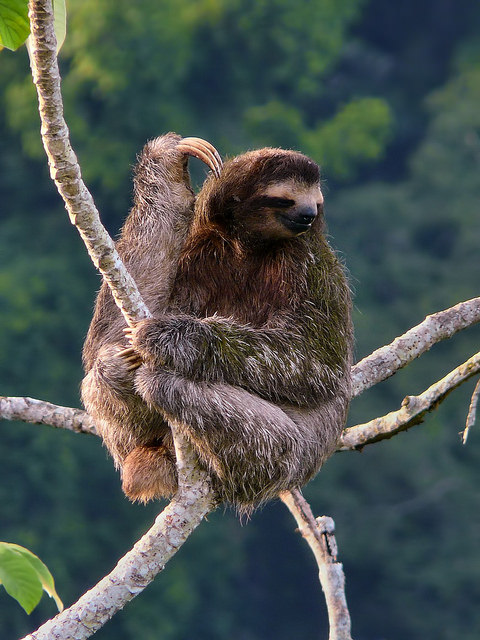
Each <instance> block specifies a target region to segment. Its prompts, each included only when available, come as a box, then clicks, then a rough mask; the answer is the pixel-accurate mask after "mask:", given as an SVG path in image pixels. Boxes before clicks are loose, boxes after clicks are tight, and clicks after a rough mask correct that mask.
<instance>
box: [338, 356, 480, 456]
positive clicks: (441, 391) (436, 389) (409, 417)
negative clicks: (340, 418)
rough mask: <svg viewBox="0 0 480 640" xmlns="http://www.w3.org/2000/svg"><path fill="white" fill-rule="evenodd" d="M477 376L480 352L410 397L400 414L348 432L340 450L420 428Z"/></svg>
mask: <svg viewBox="0 0 480 640" xmlns="http://www.w3.org/2000/svg"><path fill="white" fill-rule="evenodd" d="M478 373H480V352H479V353H476V354H475V355H474V356H472V357H471V358H470V359H469V360H467V361H466V362H464V363H463V364H462V365H460V366H459V367H457V368H456V369H454V370H453V371H451V372H450V373H449V374H448V375H446V376H445V377H444V378H442V379H441V380H439V381H438V382H436V383H435V384H433V385H431V386H430V387H429V388H428V389H427V390H426V391H424V392H423V393H422V394H420V395H419V396H407V397H406V398H405V399H404V400H403V402H402V406H401V408H400V409H399V410H398V411H392V412H391V413H389V414H387V415H386V416H382V417H381V418H375V419H374V420H371V421H370V422H366V423H365V424H358V425H356V426H355V427H350V428H348V429H345V431H344V432H343V434H342V436H341V438H340V442H339V447H338V450H339V451H348V450H352V449H362V448H363V447H364V446H365V445H367V444H373V443H374V442H379V441H380V440H386V439H388V438H391V437H393V436H394V435H396V434H397V433H401V432H402V431H406V430H407V429H410V427H413V426H415V425H417V424H420V423H421V422H423V419H424V417H425V414H426V413H428V412H430V411H433V410H434V409H436V408H437V407H438V405H439V404H440V403H441V402H443V401H444V400H445V398H446V397H447V395H448V394H449V393H451V392H452V391H453V390H454V389H456V388H457V387H459V386H460V385H461V384H463V383H464V382H466V381H467V380H469V379H470V378H471V377H473V376H474V375H477V374H478Z"/></svg>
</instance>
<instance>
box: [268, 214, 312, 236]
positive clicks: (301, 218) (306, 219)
mask: <svg viewBox="0 0 480 640" xmlns="http://www.w3.org/2000/svg"><path fill="white" fill-rule="evenodd" d="M277 216H278V218H279V220H280V222H281V223H282V224H283V225H284V226H285V227H287V229H289V230H290V231H294V232H295V233H305V231H308V230H309V229H310V227H311V226H312V223H313V221H314V220H315V215H312V214H310V213H308V214H301V215H296V216H295V217H290V216H288V215H286V214H284V213H279V212H278V213H277Z"/></svg>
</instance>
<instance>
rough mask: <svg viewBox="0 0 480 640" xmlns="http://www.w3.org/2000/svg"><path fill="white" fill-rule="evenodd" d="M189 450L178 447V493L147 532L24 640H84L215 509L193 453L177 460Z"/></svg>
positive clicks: (143, 584) (159, 568)
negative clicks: (87, 588) (194, 515)
mask: <svg viewBox="0 0 480 640" xmlns="http://www.w3.org/2000/svg"><path fill="white" fill-rule="evenodd" d="M189 446H190V445H188V444H187V445H186V446H184V447H182V449H181V452H180V457H179V460H178V469H179V481H180V482H179V484H180V488H179V491H178V492H177V494H176V495H175V497H174V498H173V500H172V501H171V502H170V504H169V505H168V506H167V507H166V508H165V509H164V510H163V511H162V513H160V515H159V516H158V517H157V519H156V520H155V523H154V525H153V526H152V527H151V529H150V530H149V531H147V533H146V534H145V535H144V536H143V537H142V538H141V539H140V540H139V541H138V542H137V543H136V544H135V546H134V547H133V549H131V551H129V552H128V553H127V554H126V555H125V556H123V558H121V560H120V561H119V562H118V564H117V566H116V567H115V568H114V569H113V571H111V572H110V573H109V574H108V575H107V576H105V577H104V578H103V579H102V580H100V582H99V583H98V584H96V585H95V586H94V587H93V588H92V589H90V591H87V592H86V593H85V594H83V596H82V597H81V598H80V599H79V600H78V601H77V602H76V603H75V604H73V605H72V606H71V607H69V608H68V609H65V610H64V611H63V612H62V613H59V614H58V615H56V616H55V617H54V618H52V619H51V620H48V621H47V622H46V623H45V624H43V625H42V626H41V627H40V628H39V629H37V630H36V631H34V632H33V633H31V634H29V635H28V636H25V638H23V640H65V638H71V639H72V640H85V639H86V638H89V637H90V636H91V635H93V634H94V633H95V632H96V631H98V630H99V629H100V628H101V627H103V626H104V625H105V623H106V622H108V620H110V618H112V616H113V615H114V614H115V613H117V612H118V611H119V610H120V609H122V608H123V607H124V606H125V604H127V602H129V601H130V600H132V599H133V598H134V597H135V596H137V595H138V594H139V593H141V592H142V591H143V590H144V589H145V587H146V586H148V585H149V584H150V582H151V581H152V580H153V579H154V578H155V576H156V575H157V574H158V573H159V572H160V571H162V569H163V568H164V566H165V564H166V563H167V562H168V561H169V560H170V558H171V557H172V556H173V555H174V554H175V553H176V552H177V551H178V549H179V548H180V547H181V546H182V544H183V543H184V542H185V540H186V539H187V538H188V536H189V535H190V534H191V533H192V532H193V530H194V529H195V528H196V527H197V526H198V524H200V521H201V520H202V518H203V516H205V515H206V514H207V513H208V512H209V511H211V510H212V508H213V506H214V505H213V503H212V491H211V488H210V485H209V481H208V479H207V478H206V476H205V474H203V473H202V472H201V471H199V469H198V468H197V467H196V465H195V458H194V456H193V455H192V452H189V455H187V456H186V457H185V458H183V457H182V451H184V450H185V449H186V448H188V447H189ZM192 460H193V461H194V462H193V464H192ZM192 503H194V504H195V508H196V510H197V512H198V514H199V517H197V518H192V514H191V505H192Z"/></svg>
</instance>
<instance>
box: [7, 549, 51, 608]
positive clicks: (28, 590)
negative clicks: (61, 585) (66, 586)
mask: <svg viewBox="0 0 480 640" xmlns="http://www.w3.org/2000/svg"><path fill="white" fill-rule="evenodd" d="M0 584H3V586H4V587H5V590H6V592H7V593H8V594H9V595H11V596H12V598H15V600H17V601H18V602H19V604H20V605H21V606H22V607H23V608H24V609H25V611H26V612H27V613H31V612H32V611H33V609H34V608H35V607H36V606H37V604H38V603H39V601H40V598H41V597H42V589H43V590H44V591H46V593H48V595H49V596H50V597H51V598H53V599H54V600H55V603H56V605H57V607H58V610H59V611H62V610H63V603H62V601H61V600H60V598H59V597H58V594H57V592H56V591H55V582H54V580H53V577H52V574H51V573H50V571H49V570H48V569H47V567H46V566H45V565H44V564H43V562H42V561H41V560H40V558H38V557H37V556H36V555H34V554H33V553H32V552H31V551H29V550H28V549H25V548H24V547H21V546H19V545H18V544H10V543H8V542H0Z"/></svg>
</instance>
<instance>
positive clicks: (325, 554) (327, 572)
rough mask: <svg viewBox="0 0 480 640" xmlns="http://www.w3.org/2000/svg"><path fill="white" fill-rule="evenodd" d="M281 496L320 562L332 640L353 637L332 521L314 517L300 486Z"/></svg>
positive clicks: (319, 567) (327, 518) (349, 639)
mask: <svg viewBox="0 0 480 640" xmlns="http://www.w3.org/2000/svg"><path fill="white" fill-rule="evenodd" d="M280 498H281V500H282V501H283V503H284V504H285V505H286V506H287V508H288V509H289V510H290V512H291V513H292V515H293V517H294V518H295V520H296V522H297V524H298V529H299V531H300V533H301V534H302V536H303V538H304V539H305V541H306V542H307V544H308V546H309V547H310V549H311V550H312V551H313V554H314V556H315V560H316V561H317V565H318V576H319V579H320V584H321V585H322V589H323V592H324V594H325V601H326V603H327V610H328V620H329V622H330V634H329V640H352V639H351V635H350V634H351V631H350V629H351V623H350V614H349V612H348V607H347V600H346V597H345V575H344V573H343V566H342V564H341V563H340V562H337V543H336V540H335V536H334V535H333V534H334V530H335V524H334V522H333V520H332V519H331V518H329V517H328V516H322V517H320V518H317V519H315V518H314V516H313V513H312V510H311V508H310V505H309V504H308V502H307V501H306V500H305V498H304V497H303V495H302V493H301V491H300V490H299V489H293V490H292V491H285V492H284V493H282V494H280Z"/></svg>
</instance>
